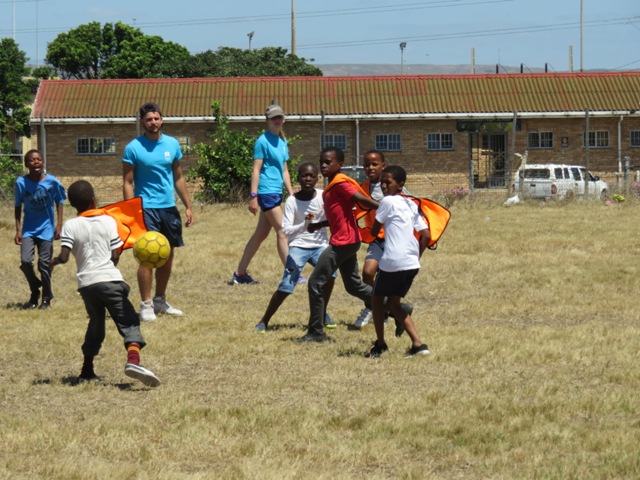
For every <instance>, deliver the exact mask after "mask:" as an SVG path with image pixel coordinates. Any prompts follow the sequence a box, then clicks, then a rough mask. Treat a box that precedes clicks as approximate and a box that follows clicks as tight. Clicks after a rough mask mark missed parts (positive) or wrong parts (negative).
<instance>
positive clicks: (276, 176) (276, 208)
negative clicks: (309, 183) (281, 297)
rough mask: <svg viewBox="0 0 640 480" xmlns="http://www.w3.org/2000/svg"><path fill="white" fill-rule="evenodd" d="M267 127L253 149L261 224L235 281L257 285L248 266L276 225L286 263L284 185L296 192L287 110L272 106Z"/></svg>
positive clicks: (253, 203) (254, 196)
mask: <svg viewBox="0 0 640 480" xmlns="http://www.w3.org/2000/svg"><path fill="white" fill-rule="evenodd" d="M266 117H267V130H266V131H265V132H264V133H263V134H262V135H260V137H258V140H256V143H255V145H254V148H253V171H252V172H251V194H250V195H249V211H250V212H251V213H253V214H254V215H255V214H256V213H258V207H260V215H259V217H258V225H257V226H256V230H255V232H253V235H252V236H251V238H250V239H249V241H248V242H247V245H246V246H245V247H244V252H243V254H242V258H241V259H240V263H239V264H238V268H237V270H236V271H235V272H233V276H232V277H231V282H230V283H231V284H232V285H233V284H244V283H249V284H255V283H258V282H256V281H255V280H254V279H253V278H251V276H250V275H249V273H248V272H247V269H248V267H249V263H250V262H251V259H252V258H253V256H254V255H255V254H256V252H257V251H258V248H260V245H261V244H262V242H263V241H264V240H265V238H267V237H268V236H269V232H270V231H271V229H272V228H273V229H274V230H275V231H276V235H277V240H278V255H279V256H280V260H281V261H282V264H283V265H284V264H285V262H286V260H287V253H288V250H289V247H288V244H287V237H286V235H285V234H284V233H282V207H281V206H280V204H281V203H282V185H283V184H284V186H285V188H286V189H287V191H288V192H289V195H293V188H292V187H291V179H290V178H289V171H288V170H287V160H289V147H288V145H287V140H286V139H285V138H284V134H283V133H282V126H283V125H284V111H283V110H282V108H280V107H279V106H278V105H270V106H269V107H268V108H267V111H266Z"/></svg>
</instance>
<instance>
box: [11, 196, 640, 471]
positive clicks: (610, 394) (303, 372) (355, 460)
mask: <svg viewBox="0 0 640 480" xmlns="http://www.w3.org/2000/svg"><path fill="white" fill-rule="evenodd" d="M1 212H2V216H1V218H2V220H1V221H0V232H1V233H2V241H3V242H4V246H5V248H3V249H2V250H1V251H0V265H1V266H2V275H1V277H0V338H1V340H0V345H1V348H0V364H1V365H2V367H1V369H0V406H1V408H0V478H6V479H48V480H50V479H64V480H69V479H82V480H84V479H112V478H119V479H162V480H181V479H219V478H224V479H359V478H368V479H385V478H394V479H396V478H398V479H605V478H606V479H636V478H640V447H639V445H640V396H639V395H638V391H639V390H640V362H638V349H639V347H640V334H639V329H638V327H639V321H640V318H639V317H640V305H639V304H640V299H639V296H638V293H639V292H640V275H639V274H638V273H639V267H638V262H639V261H640V244H639V242H638V225H640V205H639V204H638V203H635V202H631V201H627V202H626V203H623V204H613V205H605V204H604V203H600V202H594V203H582V202H570V203H564V204H561V203H547V204H545V205H542V204H540V203H539V202H530V203H526V204H520V205H516V206H514V207H510V208H505V207H503V206H501V205H500V204H499V203H490V202H482V201H477V200H476V201H475V202H468V200H465V201H463V202H461V203H459V204H456V206H455V207H453V208H452V213H453V217H452V220H451V223H450V226H449V229H448V230H447V232H446V233H445V235H444V237H443V238H442V240H441V242H440V246H439V248H438V250H436V251H434V252H427V253H425V255H424V256H423V260H422V263H423V269H422V271H421V273H420V275H419V276H418V277H417V279H416V281H415V283H414V287H413V288H412V290H411V291H410V293H409V295H408V300H409V301H411V302H413V303H414V304H415V314H414V320H415V321H416V325H417V328H418V330H419V332H420V333H421V335H422V337H423V339H424V340H425V341H426V342H427V343H428V345H429V347H430V349H431V351H432V353H431V355H429V356H426V357H422V358H413V359H406V358H405V357H404V353H405V350H406V349H407V348H408V346H409V341H408V339H407V337H406V336H405V337H402V338H400V339H396V338H395V337H393V331H392V327H391V326H390V327H389V338H388V343H389V347H390V350H391V351H390V354H388V355H387V356H386V357H382V358H381V359H378V360H372V359H366V358H363V353H364V352H366V351H367V350H368V347H369V345H370V342H371V340H373V338H374V333H373V327H372V326H368V327H365V329H364V330H363V331H355V330H352V329H350V328H349V325H350V324H351V323H352V322H353V321H354V320H355V318H356V316H357V314H358V312H359V310H360V308H361V305H360V304H359V303H358V302H357V301H356V300H355V299H352V298H350V297H348V296H347V295H346V294H345V293H344V289H343V287H342V285H341V283H340V281H338V283H337V284H336V289H335V290H334V297H333V298H332V301H331V303H330V306H329V311H330V313H331V315H332V317H333V319H334V320H335V321H336V322H338V328H337V329H336V330H335V331H333V332H329V334H330V335H331V337H332V338H333V339H334V342H332V343H330V344H323V345H299V344H297V343H295V342H294V341H293V340H294V339H296V338H297V337H299V336H301V335H302V334H303V333H304V326H305V324H306V321H307V315H308V304H307V295H306V288H305V286H304V285H302V286H299V287H298V290H297V291H296V292H295V294H294V295H293V296H291V297H290V298H289V299H288V300H287V301H286V302H285V303H284V305H283V306H282V309H281V311H280V312H279V313H278V314H277V315H276V316H275V317H274V319H273V321H272V325H273V326H274V327H276V328H275V329H274V330H272V331H269V332H267V333H266V334H265V335H258V334H256V333H254V330H253V329H254V325H255V324H256V322H257V321H258V320H259V318H260V316H261V314H262V313H263V310H264V308H265V307H266V304H267V302H268V299H269V296H270V295H271V293H272V292H273V290H274V289H275V288H276V286H277V283H278V281H279V279H280V275H281V266H280V265H279V262H278V259H277V255H276V251H275V239H274V238H273V236H272V237H271V238H270V239H269V240H268V241H267V242H266V243H265V244H264V245H263V247H262V248H261V250H260V251H259V253H258V256H257V257H256V258H255V260H254V261H253V263H252V265H251V273H252V274H253V275H255V276H256V277H257V278H258V279H259V280H261V281H262V283H261V284H260V285H257V286H229V285H228V284H227V283H226V282H227V281H228V280H229V278H230V275H231V273H232V271H233V269H234V267H235V266H236V263H237V261H238V259H239V256H240V253H241V249H242V248H243V246H244V243H245V242H246V240H247V239H248V236H249V235H250V233H251V231H252V229H253V227H254V222H255V221H254V219H253V217H251V216H250V214H249V213H248V212H246V210H245V209H244V208H243V207H231V206H211V207H209V206H206V207H198V208H197V210H196V212H195V214H196V224H195V225H194V226H193V227H192V228H191V229H189V230H186V231H185V241H186V242H187V246H186V247H185V248H183V249H181V250H179V251H178V252H177V258H176V264H175V270H174V275H173V278H172V282H171V284H170V290H169V295H168V300H169V301H170V302H172V303H173V304H174V305H175V306H177V307H179V308H181V309H183V310H184V311H185V313H186V315H185V316H184V317H183V318H180V319H177V318H167V317H160V318H159V319H158V321H156V322H153V323H148V324H144V325H143V326H142V329H143V334H144V336H145V337H146V340H147V342H148V346H147V348H145V349H144V350H143V351H142V363H143V364H144V365H146V366H148V367H149V368H151V369H152V370H154V371H155V372H156V373H157V374H158V375H159V376H160V378H161V380H162V382H163V383H162V385H161V386H160V387H159V388H156V389H149V388H146V387H144V386H143V385H142V384H140V383H136V382H135V381H133V380H131V379H130V378H128V377H126V376H125V375H124V372H123V368H124V363H125V351H124V348H123V347H122V343H121V340H120V337H119V336H118V334H117V332H116V329H115V326H114V325H113V323H110V324H109V325H108V326H107V339H106V341H105V344H104V347H103V350H102V352H101V354H100V356H99V357H98V358H97V361H96V371H97V373H98V375H101V376H103V378H104V381H103V382H102V383H100V384H90V385H86V384H84V385H78V386H75V385H74V381H75V378H76V376H77V375H78V373H79V371H80V366H81V362H82V354H81V351H80V345H81V343H82V340H83V335H84V329H85V324H86V315H85V312H84V307H83V304H82V301H81V299H80V297H79V295H78V294H77V293H76V291H75V288H76V282H75V262H74V261H71V262H70V263H69V264H67V265H64V266H62V267H61V268H59V269H58V268H57V269H56V271H55V273H54V292H55V294H56V298H55V300H54V302H53V306H52V308H51V309H49V310H48V311H22V310H20V309H17V308H15V307H14V306H13V305H15V304H16V303H17V302H24V301H26V300H27V298H28V291H27V285H26V281H25V280H24V278H23V276H22V273H21V272H20V270H19V269H18V264H19V252H18V247H16V246H15V245H13V236H14V224H13V209H11V208H8V207H7V206H5V207H3V208H2V210H1ZM67 215H72V211H71V208H70V207H68V208H67ZM58 250H59V243H58V242H56V252H57V251H58ZM361 253H364V248H363V250H362V251H361ZM120 266H121V269H122V270H123V273H124V274H125V277H126V278H127V280H128V281H129V282H130V284H131V285H132V301H134V303H135V304H136V306H137V302H138V293H137V286H136V283H135V263H134V260H133V257H132V255H131V252H126V253H125V255H124V256H123V259H122V261H121V264H120ZM309 273H310V272H309V271H308V270H307V271H305V274H306V275H308V274H309Z"/></svg>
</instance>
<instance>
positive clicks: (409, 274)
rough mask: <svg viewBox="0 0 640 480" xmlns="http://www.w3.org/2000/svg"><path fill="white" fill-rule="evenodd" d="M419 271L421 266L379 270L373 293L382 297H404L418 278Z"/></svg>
mask: <svg viewBox="0 0 640 480" xmlns="http://www.w3.org/2000/svg"><path fill="white" fill-rule="evenodd" d="M419 271H420V269H419V268H414V269H412V270H400V271H399V272H385V271H384V270H378V275H377V276H376V283H375V285H374V286H373V294H374V295H376V296H381V297H400V298H402V297H404V296H405V295H406V294H407V293H409V289H410V288H411V284H412V283H413V279H414V278H416V275H417V274H418V272H419Z"/></svg>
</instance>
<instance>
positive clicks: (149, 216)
mask: <svg viewBox="0 0 640 480" xmlns="http://www.w3.org/2000/svg"><path fill="white" fill-rule="evenodd" d="M142 214H143V215H144V223H145V225H146V226H147V230H149V231H152V232H160V233H161V234H163V235H164V236H165V237H167V239H168V240H169V243H170V244H171V246H172V247H182V246H184V242H183V241H182V219H181V218H180V212H179V211H178V207H169V208H145V209H143V210H142Z"/></svg>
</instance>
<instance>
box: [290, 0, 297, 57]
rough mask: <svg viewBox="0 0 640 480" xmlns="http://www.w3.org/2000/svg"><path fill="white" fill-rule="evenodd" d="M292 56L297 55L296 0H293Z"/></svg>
mask: <svg viewBox="0 0 640 480" xmlns="http://www.w3.org/2000/svg"><path fill="white" fill-rule="evenodd" d="M291 55H296V0H291Z"/></svg>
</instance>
